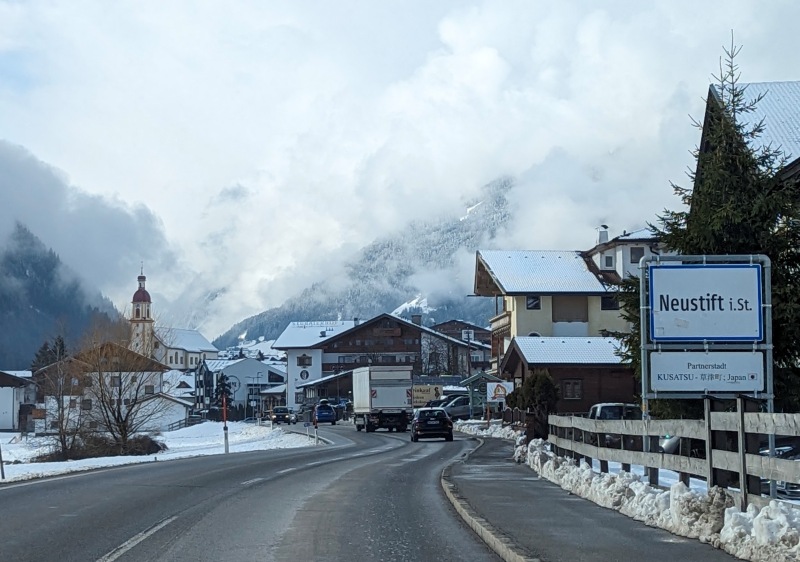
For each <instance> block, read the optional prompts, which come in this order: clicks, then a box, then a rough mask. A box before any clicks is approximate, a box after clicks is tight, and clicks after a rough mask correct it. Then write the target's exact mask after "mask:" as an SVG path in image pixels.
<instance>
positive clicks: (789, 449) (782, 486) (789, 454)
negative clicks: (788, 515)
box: [758, 438, 800, 500]
mask: <svg viewBox="0 0 800 562" xmlns="http://www.w3.org/2000/svg"><path fill="white" fill-rule="evenodd" d="M758 454H759V455H761V456H764V457H766V456H769V448H768V447H763V448H762V449H761V450H759V452H758ZM775 457H776V458H779V459H785V460H790V461H800V442H798V441H797V439H796V438H792V439H786V440H778V441H777V442H776V443H775ZM775 488H776V491H777V493H778V497H779V498H785V499H791V500H796V499H800V484H799V483H795V482H785V481H783V480H778V481H777V482H776V483H775ZM761 493H762V494H767V495H768V494H769V480H764V479H762V480H761Z"/></svg>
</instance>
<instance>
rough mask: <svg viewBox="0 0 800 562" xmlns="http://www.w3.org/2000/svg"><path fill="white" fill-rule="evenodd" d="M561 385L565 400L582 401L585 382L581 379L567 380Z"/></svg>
mask: <svg viewBox="0 0 800 562" xmlns="http://www.w3.org/2000/svg"><path fill="white" fill-rule="evenodd" d="M561 385H562V389H561V392H562V394H563V396H564V400H580V399H581V398H583V381H582V380H581V379H565V380H564V381H563V382H562V383H561Z"/></svg>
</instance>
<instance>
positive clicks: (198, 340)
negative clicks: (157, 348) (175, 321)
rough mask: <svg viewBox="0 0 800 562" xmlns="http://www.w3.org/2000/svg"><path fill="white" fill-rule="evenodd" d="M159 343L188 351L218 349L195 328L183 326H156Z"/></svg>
mask: <svg viewBox="0 0 800 562" xmlns="http://www.w3.org/2000/svg"><path fill="white" fill-rule="evenodd" d="M156 332H157V334H158V339H159V340H161V343H163V344H164V345H166V346H167V347H169V348H172V349H182V350H184V351H187V352H189V353H202V352H204V351H211V352H217V351H219V350H218V349H217V348H216V347H214V346H213V344H212V343H211V342H210V341H208V340H207V339H206V338H205V336H204V335H203V334H201V333H200V332H198V331H197V330H186V329H183V328H158V329H156Z"/></svg>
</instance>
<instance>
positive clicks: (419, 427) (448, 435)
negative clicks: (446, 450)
mask: <svg viewBox="0 0 800 562" xmlns="http://www.w3.org/2000/svg"><path fill="white" fill-rule="evenodd" d="M426 437H443V438H444V439H445V441H452V440H453V420H451V419H450V416H448V415H447V411H446V410H445V409H444V408H419V409H418V410H417V411H416V412H415V414H414V417H413V418H412V420H411V440H412V441H415V442H416V441H418V440H419V439H421V438H426Z"/></svg>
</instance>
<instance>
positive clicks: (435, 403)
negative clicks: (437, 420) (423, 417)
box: [423, 396, 453, 408]
mask: <svg viewBox="0 0 800 562" xmlns="http://www.w3.org/2000/svg"><path fill="white" fill-rule="evenodd" d="M452 399H453V397H452V396H446V397H444V398H437V399H436V400H428V401H427V402H425V406H423V407H424V408H441V407H443V406H444V405H445V404H447V403H448V402H450V401H451V400H452Z"/></svg>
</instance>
